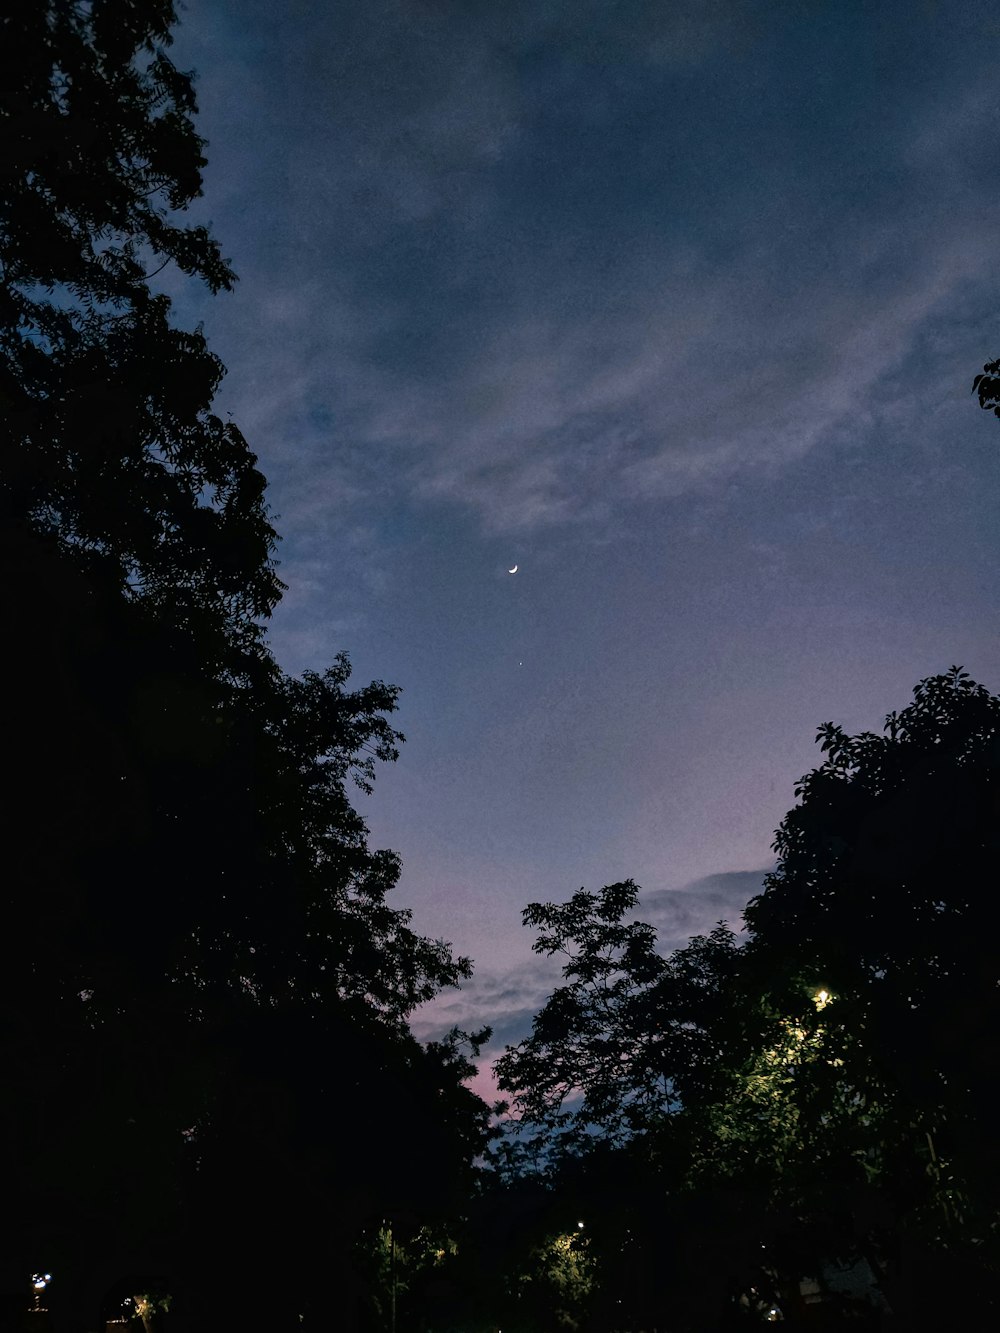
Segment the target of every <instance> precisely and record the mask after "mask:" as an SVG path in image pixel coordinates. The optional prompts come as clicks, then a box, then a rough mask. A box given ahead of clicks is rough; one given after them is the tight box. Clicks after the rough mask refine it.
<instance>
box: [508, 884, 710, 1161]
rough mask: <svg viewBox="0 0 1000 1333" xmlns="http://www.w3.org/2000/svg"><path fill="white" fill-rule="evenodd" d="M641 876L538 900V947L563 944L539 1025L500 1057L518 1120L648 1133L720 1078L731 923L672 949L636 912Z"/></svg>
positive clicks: (619, 1135)
mask: <svg viewBox="0 0 1000 1333" xmlns="http://www.w3.org/2000/svg"><path fill="white" fill-rule="evenodd" d="M638 893H639V890H638V887H637V886H636V885H635V884H634V883H633V882H632V881H631V880H626V881H624V882H623V883H620V884H611V885H608V886H606V887H605V888H603V889H602V890H601V891H600V892H599V893H597V894H593V893H588V892H586V890H584V889H580V890H579V891H578V892H577V893H575V894H574V895H573V896H572V898H571V899H570V900H569V902H567V903H565V904H561V905H560V904H542V903H532V904H531V905H530V906H529V907H527V908H526V909H525V912H524V920H525V924H526V925H530V926H536V927H541V931H540V934H539V936H538V939H537V940H536V942H535V944H534V945H533V948H534V950H535V952H536V953H545V954H547V955H549V956H551V955H553V954H555V953H563V954H565V955H566V959H567V961H566V963H565V965H564V967H563V977H564V979H565V981H566V983H567V984H566V985H564V986H561V987H559V988H558V989H557V990H556V991H555V992H554V993H553V994H552V995H551V996H550V997H549V999H548V1000H547V1002H546V1004H545V1005H544V1007H543V1008H542V1010H541V1012H540V1013H539V1014H537V1015H536V1017H535V1019H534V1023H533V1027H532V1035H531V1036H530V1037H529V1038H527V1039H526V1040H524V1041H522V1042H520V1043H519V1044H518V1045H517V1046H514V1047H508V1048H507V1050H506V1051H505V1053H504V1055H502V1056H501V1057H500V1059H499V1060H498V1061H497V1063H496V1070H497V1078H498V1082H499V1085H500V1087H501V1088H502V1089H504V1090H505V1091H508V1092H511V1093H512V1094H513V1106H514V1109H515V1112H516V1113H517V1116H518V1118H519V1120H520V1122H521V1123H523V1124H525V1125H532V1126H537V1127H540V1128H542V1129H544V1130H546V1131H554V1132H556V1133H557V1134H559V1135H560V1136H561V1137H562V1138H563V1140H564V1142H565V1145H566V1147H567V1148H569V1147H571V1146H572V1147H574V1148H575V1149H576V1150H579V1149H580V1148H581V1147H583V1146H584V1145H585V1143H586V1140H587V1137H588V1136H589V1135H590V1134H591V1133H593V1132H594V1131H595V1130H596V1131H599V1132H600V1133H601V1134H602V1136H604V1137H606V1138H607V1139H609V1140H610V1141H611V1142H616V1143H617V1142H626V1141H628V1139H630V1138H631V1137H632V1136H634V1135H635V1134H637V1133H642V1132H644V1131H645V1130H646V1129H648V1127H649V1126H650V1125H651V1124H654V1123H656V1122H657V1121H658V1120H659V1119H660V1118H661V1117H662V1116H663V1115H665V1114H667V1113H669V1112H670V1111H671V1109H673V1108H674V1107H675V1106H676V1105H677V1102H678V1098H679V1096H680V1095H681V1094H682V1090H686V1091H688V1092H690V1093H693V1092H694V1090H695V1088H696V1087H697V1086H698V1085H699V1084H703V1083H705V1082H711V1081H712V1078H713V1075H712V1072H711V1071H712V1066H713V1063H714V1057H715V1053H714V1050H713V1048H712V1046H711V1039H710V1037H709V1027H710V1024H711V1022H712V1020H713V1016H714V1013H715V1010H716V1008H717V1006H718V1005H719V1003H720V1002H721V998H722V995H723V991H724V983H725V979H726V978H727V977H728V976H729V974H730V971H731V968H732V965H733V960H734V958H735V937H734V936H733V934H732V932H731V931H729V930H728V929H727V927H726V926H725V925H724V924H723V923H721V922H720V923H719V925H718V926H717V927H716V929H715V930H713V931H712V932H711V934H710V935H708V936H705V937H699V938H697V939H695V940H693V941H692V942H691V945H690V946H689V947H688V948H687V949H686V950H682V951H679V952H677V953H675V954H674V955H673V956H672V957H671V958H669V959H664V958H662V957H661V956H660V955H659V954H657V953H656V950H655V941H656V932H655V930H654V929H653V927H652V926H649V925H646V924H643V923H641V922H635V921H631V922H629V921H627V920H626V918H627V915H628V914H629V913H631V912H632V911H633V910H634V908H635V906H636V903H637V901H638Z"/></svg>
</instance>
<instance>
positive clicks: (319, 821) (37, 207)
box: [0, 0, 488, 1328]
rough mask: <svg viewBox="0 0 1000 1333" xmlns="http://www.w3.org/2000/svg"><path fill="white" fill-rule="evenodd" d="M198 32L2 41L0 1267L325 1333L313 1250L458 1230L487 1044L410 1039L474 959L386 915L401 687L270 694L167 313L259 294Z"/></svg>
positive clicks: (247, 567)
mask: <svg viewBox="0 0 1000 1333" xmlns="http://www.w3.org/2000/svg"><path fill="white" fill-rule="evenodd" d="M174 21H175V7H174V5H173V3H172V0H152V3H150V2H149V0H90V2H88V3H84V2H83V0H79V2H74V0H42V2H41V3H38V4H31V5H23V6H19V7H15V8H14V9H11V10H10V11H9V12H8V13H5V15H4V18H3V30H2V39H0V59H2V61H3V77H2V79H0V279H2V287H0V429H2V433H3V438H4V449H3V451H2V454H0V541H2V544H3V551H4V555H5V559H6V564H7V570H8V587H9V591H10V598H9V607H8V630H9V645H10V647H9V659H10V661H9V665H10V667H11V673H10V674H11V678H12V692H11V694H10V696H9V697H10V701H11V703H10V709H9V712H10V718H9V727H8V742H9V744H8V750H7V755H8V764H9V777H10V779H11V781H10V789H11V790H12V796H11V799H10V802H9V805H8V810H7V814H8V837H7V840H6V844H5V856H6V874H5V890H4V898H3V932H2V944H0V950H2V960H0V961H2V967H0V1007H2V1012H3V1020H4V1021H3V1028H2V1035H0V1043H2V1045H0V1054H2V1056H3V1060H4V1068H5V1070H6V1071H9V1077H8V1079H7V1093H6V1095H5V1098H4V1103H3V1108H2V1110H0V1123H2V1127H3V1130H4V1135H3V1137H4V1144H5V1148H4V1159H5V1182H6V1186H5V1188H6V1199H7V1208H6V1211H7V1215H8V1217H9V1218H13V1219H16V1229H17V1234H16V1237H15V1238H12V1243H11V1245H10V1246H8V1247H6V1248H5V1253H4V1259H3V1263H4V1265H5V1266H7V1267H9V1268H10V1271H11V1272H14V1271H21V1270H22V1269H23V1270H24V1271H25V1272H28V1271H31V1265H32V1264H34V1265H36V1266H37V1265H38V1264H39V1263H41V1264H43V1265H45V1266H47V1267H49V1268H51V1269H52V1270H53V1271H54V1272H55V1271H57V1272H58V1277H59V1281H58V1282H56V1283H53V1288H52V1299H53V1301H55V1302H56V1303H57V1304H58V1302H59V1301H60V1299H64V1300H65V1301H66V1302H68V1303H69V1304H68V1306H67V1308H71V1307H72V1300H75V1301H76V1302H77V1305H76V1309H77V1315H76V1317H77V1318H78V1319H81V1320H82V1319H84V1318H86V1322H87V1323H88V1324H89V1323H90V1322H92V1320H93V1319H94V1318H96V1314H94V1315H87V1316H86V1317H85V1316H84V1314H83V1313H81V1311H82V1309H83V1306H84V1305H86V1303H87V1302H88V1301H89V1302H90V1308H91V1309H93V1308H94V1306H93V1302H94V1300H96V1299H97V1296H95V1294H94V1293H95V1291H96V1290H97V1289H96V1288H95V1285H94V1284H95V1283H96V1284H99V1283H100V1282H101V1281H102V1280H104V1281H107V1280H109V1278H108V1275H109V1273H111V1274H112V1276H113V1272H112V1270H113V1269H114V1266H115V1265H116V1264H117V1265H118V1267H119V1268H121V1266H122V1265H123V1264H126V1261H127V1265H128V1266H131V1267H132V1268H146V1269H148V1268H150V1267H151V1266H155V1264H156V1263H159V1262H162V1263H164V1264H167V1265H168V1266H169V1265H171V1264H172V1265H173V1271H174V1273H175V1275H176V1274H178V1273H180V1274H181V1275H182V1279H178V1280H180V1281H181V1285H182V1286H183V1284H184V1282H186V1283H187V1291H188V1298H187V1299H188V1313H189V1317H190V1312H191V1309H192V1301H193V1300H194V1295H193V1293H195V1292H197V1302H196V1303H197V1305H198V1308H199V1310H200V1312H201V1317H203V1318H204V1319H206V1320H211V1319H215V1321H216V1326H218V1322H219V1320H220V1319H221V1320H222V1322H223V1323H225V1322H227V1321H228V1320H232V1319H236V1318H238V1317H239V1316H238V1313H237V1312H238V1310H239V1308H240V1301H241V1300H242V1301H244V1302H249V1303H251V1304H253V1303H256V1308H257V1310H258V1313H259V1312H260V1311H262V1310H268V1311H269V1318H271V1321H272V1324H273V1326H274V1327H276V1328H277V1327H280V1326H281V1321H282V1320H283V1319H284V1320H287V1321H288V1322H290V1324H294V1326H295V1327H299V1326H300V1325H299V1322H298V1313H299V1312H296V1311H292V1310H290V1309H288V1308H287V1305H288V1302H287V1300H286V1299H285V1297H286V1296H287V1276H286V1274H285V1272H284V1271H283V1270H282V1269H281V1267H280V1265H281V1263H283V1262H286V1261H290V1258H291V1256H292V1254H293V1252H294V1249H295V1246H296V1245H299V1246H313V1247H317V1246H318V1247H319V1248H320V1250H323V1249H324V1247H325V1252H327V1253H328V1252H329V1250H330V1247H331V1246H332V1245H334V1241H335V1240H336V1247H335V1248H336V1252H337V1253H339V1254H340V1255H341V1256H343V1255H344V1254H346V1253H347V1252H348V1250H349V1248H350V1243H352V1242H351V1241H350V1237H351V1235H352V1234H353V1230H356V1229H357V1228H358V1227H359V1226H360V1225H361V1224H362V1223H363V1222H364V1220H365V1219H366V1218H367V1217H368V1215H369V1214H370V1213H372V1212H375V1213H378V1212H379V1210H384V1209H385V1208H386V1207H387V1206H388V1205H389V1204H390V1203H392V1202H395V1204H396V1205H397V1206H400V1207H403V1206H410V1205H412V1206H415V1207H423V1208H426V1209H430V1210H431V1211H433V1209H434V1208H439V1207H443V1206H444V1202H445V1200H446V1199H447V1198H451V1197H453V1196H454V1194H455V1191H456V1190H458V1191H461V1190H463V1189H465V1188H466V1187H467V1184H468V1173H469V1171H470V1170H471V1163H472V1159H473V1158H474V1156H475V1154H476V1152H478V1151H479V1149H480V1147H481V1146H482V1143H483V1141H484V1139H485V1134H486V1120H487V1115H488V1113H487V1110H486V1107H485V1105H484V1104H483V1103H481V1102H480V1101H479V1100H478V1099H477V1098H475V1097H473V1096H472V1094H471V1093H469V1092H468V1090H467V1089H466V1088H465V1087H464V1086H463V1080H464V1079H465V1078H467V1077H468V1075H469V1073H470V1072H471V1066H470V1064H469V1062H468V1058H467V1056H466V1055H465V1054H464V1053H463V1052H464V1050H465V1049H466V1047H465V1046H463V1037H462V1035H461V1034H455V1035H453V1037H452V1038H451V1039H449V1040H448V1041H446V1042H444V1043H439V1044H438V1045H436V1046H434V1045H432V1046H430V1047H421V1046H420V1045H419V1044H418V1043H417V1042H415V1041H414V1039H413V1038H412V1036H411V1035H410V1034H409V1031H408V1028H407V1017H408V1015H409V1014H410V1012H411V1011H412V1009H413V1008H414V1006H415V1005H417V1004H419V1003H420V1002H421V1001H423V1000H425V999H427V998H429V997H430V996H432V995H434V994H435V993H437V991H438V990H440V989H441V987H443V986H447V985H450V984H454V983H455V982H457V981H458V980H459V979H460V978H461V977H463V976H466V975H468V973H469V963H468V961H467V960H465V959H461V958H456V957H454V956H453V954H452V952H451V949H450V947H449V946H448V945H447V944H445V943H443V942H441V941H435V940H431V939H426V938H424V937H422V936H420V935H419V934H418V933H417V932H416V931H415V930H414V929H413V928H412V925H411V921H410V914H409V912H407V911H405V910H401V909H397V908H394V907H392V906H391V905H390V903H389V901H388V895H389V894H390V892H391V890H392V889H393V887H394V885H395V883H396V881H397V878H398V874H399V861H398V858H397V857H396V856H395V855H394V854H393V853H392V852H389V851H386V850H377V849H373V848H371V847H370V846H369V842H368V830H367V827H366V824H365V821H364V819H363V817H362V815H361V814H360V813H359V812H358V810H357V808H356V804H355V803H354V802H353V800H352V788H355V789H359V790H361V791H362V792H364V791H370V790H371V786H372V783H373V781H374V777H375V771H376V765H377V764H378V763H381V762H391V761H392V760H394V759H395V758H396V756H397V750H398V745H399V743H400V742H401V740H402V736H401V734H400V733H399V731H398V730H396V729H395V728H394V727H393V726H392V724H391V722H390V716H391V714H392V713H393V711H394V710H395V708H396V705H397V699H398V690H397V689H396V688H395V687H394V686H391V685H386V684H385V683H383V682H382V681H374V682H372V683H371V684H369V685H367V686H363V687H362V688H360V689H351V688H350V687H349V684H348V682H349V678H350V665H349V662H348V659H347V657H346V656H345V655H343V654H342V655H340V656H338V657H337V658H336V659H335V661H334V662H333V663H332V664H331V665H330V666H329V667H327V668H326V669H325V670H317V671H308V672H305V673H304V674H303V675H302V676H301V678H293V677H291V676H289V675H287V674H286V673H285V672H283V671H282V670H281V669H280V667H279V666H278V664H277V662H276V661H275V659H274V657H273V655H272V653H271V651H270V648H269V645H268V642H267V638H266V623H267V618H268V616H269V615H270V613H271V611H272V610H273V608H274V606H275V604H276V602H277V600H278V598H279V596H280V593H281V591H282V585H281V583H280V581H279V579H278V576H277V569H276V560H275V554H276V543H277V536H276V533H275V531H274V528H273V526H272V523H271V518H270V515H269V512H268V508H267V504H266V500H265V482H264V478H263V476H262V474H261V472H260V470H259V468H258V465H257V459H256V458H255V456H254V454H253V452H252V451H251V449H250V447H249V445H248V443H247V441H246V440H245V439H244V437H243V435H242V434H241V433H240V431H239V430H238V428H237V427H236V426H235V425H234V424H233V423H232V422H229V421H223V420H221V419H220V417H219V416H218V415H216V414H215V413H214V412H213V410H212V403H213V398H214V395H215V393H216V390H217V388H218V385H219V383H220V381H221V378H222V375H223V373H224V370H223V367H222V365H221V363H220V362H219V360H218V358H217V357H216V356H215V355H214V354H213V353H212V352H211V351H210V350H209V348H208V346H207V343H206V341H205V338H204V336H203V334H202V332H201V330H200V329H195V330H189V329H184V328H181V327H179V325H178V323H177V321H176V318H175V312H174V310H173V308H172V306H171V302H170V300H169V298H168V297H167V296H165V295H164V294H162V293H161V292H157V291H156V290H155V289H154V286H153V285H152V284H153V280H154V279H155V276H156V274H157V273H158V272H159V271H160V270H162V269H163V268H164V267H165V266H167V265H171V264H172V265H174V266H175V268H176V269H178V270H179V271H180V272H181V273H182V274H185V275H187V276H188V277H190V278H191V279H193V280H196V281H200V282H202V283H204V284H205V285H206V286H207V287H208V289H209V290H210V291H212V292H219V291H224V290H228V289H230V288H231V287H232V286H233V283H234V282H235V276H234V273H233V271H232V269H231V267H230V265H229V264H228V262H227V261H226V260H224V259H223V257H222V253H221V250H220V248H219V245H218V243H217V242H216V241H215V240H214V238H213V237H212V236H211V235H210V233H209V231H208V230H207V229H206V228H204V227H201V226H193V225H190V224H188V223H187V222H186V220H185V218H184V211H185V209H186V208H187V207H188V205H189V204H190V203H191V202H192V201H193V200H194V199H195V198H196V197H197V196H198V195H199V194H200V191H201V172H202V168H203V167H204V165H205V159H204V156H203V150H204V142H203V140H202V139H201V138H200V137H199V135H198V133H197V131H196V129H195V123H194V116H195V113H196V109H197V108H196V100H195V95H194V88H193V82H192V76H191V75H189V74H187V73H184V72H182V71H180V70H178V69H177V67H176V66H175V65H174V64H173V62H172V61H171V59H170V56H169V47H170V41H171V28H172V25H173V23H174ZM471 1040H472V1044H471V1048H468V1049H471V1050H473V1051H475V1050H478V1044H477V1042H481V1041H482V1040H483V1037H482V1035H481V1034H480V1035H479V1036H478V1037H474V1038H473V1039H471ZM404 1107H405V1108H406V1112H405V1113H406V1115H408V1116H409V1118H410V1122H411V1129H412V1132H415V1133H421V1134H423V1135H424V1136H425V1138H426V1139H427V1141H428V1142H429V1143H431V1144H432V1148H431V1150H430V1153H429V1156H428V1157H427V1158H426V1159H419V1160H418V1159H415V1158H414V1156H413V1154H412V1152H411V1151H410V1148H409V1145H408V1143H407V1142H406V1135H404V1134H402V1133H400V1130H399V1118H400V1116H401V1114H402V1108H404ZM234 1209H235V1212H234ZM290 1217H294V1221H291V1220H290ZM352 1229H353V1230H352ZM223 1231H225V1232H226V1235H227V1240H226V1244H225V1245H224V1246H223V1245H222V1244H221V1242H220V1241H219V1239H218V1237H219V1236H220V1235H221V1234H222V1232H223ZM185 1237H186V1238H187V1239H186V1240H185V1239H184V1238H185ZM337 1237H339V1240H337V1239H336V1238H337ZM213 1245H214V1246H215V1248H216V1250H217V1251H218V1252H219V1262H220V1265H221V1266H222V1267H223V1268H225V1269H226V1272H227V1279H226V1289H225V1291H220V1289H219V1287H218V1285H216V1286H213V1285H212V1283H211V1282H210V1281H209V1279H208V1276H207V1270H206V1267H205V1257H204V1256H205V1253H206V1252H207V1251H208V1250H211V1249H212V1247H213ZM337 1247H339V1248H337ZM223 1251H224V1254H223ZM345 1262H346V1261H345ZM251 1272H252V1273H253V1284H252V1286H251V1285H250V1283H249V1280H248V1275H249V1274H250V1273H251ZM118 1275H119V1276H120V1273H119V1274H118ZM345 1280H346V1279H345ZM11 1281H13V1279H4V1281H3V1285H8V1284H9V1283H10V1282H11ZM316 1282H317V1283H318V1282H319V1275H318V1271H317V1276H316ZM307 1285H308V1284H307ZM283 1293H284V1294H283ZM97 1295H98V1296H99V1291H98V1293H97ZM71 1298H72V1299H71ZM300 1301H301V1303H302V1305H303V1308H304V1312H305V1313H307V1314H309V1311H311V1314H309V1317H318V1311H319V1304H317V1301H319V1294H318V1290H312V1292H311V1293H310V1292H309V1291H306V1290H305V1288H303V1289H302V1290H301V1291H300ZM320 1303H321V1302H320ZM183 1305H184V1302H183V1300H182V1301H181V1308H182V1307H183ZM305 1307H308V1310H305ZM177 1317H180V1315H178V1316H177ZM347 1326H349V1325H347Z"/></svg>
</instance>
